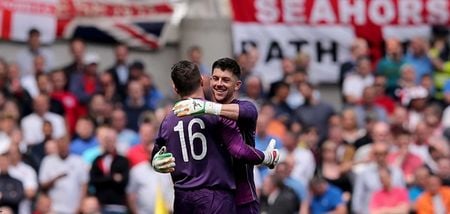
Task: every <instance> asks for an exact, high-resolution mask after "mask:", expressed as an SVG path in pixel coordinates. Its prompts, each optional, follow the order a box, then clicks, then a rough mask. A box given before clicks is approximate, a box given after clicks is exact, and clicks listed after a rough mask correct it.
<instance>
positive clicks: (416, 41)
mask: <svg viewBox="0 0 450 214" xmlns="http://www.w3.org/2000/svg"><path fill="white" fill-rule="evenodd" d="M427 46H428V44H427V41H426V40H425V39H424V38H422V37H414V38H412V39H411V43H410V45H409V47H410V48H409V50H408V52H407V53H406V55H405V63H408V64H410V65H411V66H413V67H414V70H415V71H416V72H417V75H416V76H417V77H416V79H415V81H416V83H418V82H419V80H421V79H422V77H423V76H424V75H426V74H429V75H431V74H433V64H432V63H431V60H430V58H429V57H428V50H427Z"/></svg>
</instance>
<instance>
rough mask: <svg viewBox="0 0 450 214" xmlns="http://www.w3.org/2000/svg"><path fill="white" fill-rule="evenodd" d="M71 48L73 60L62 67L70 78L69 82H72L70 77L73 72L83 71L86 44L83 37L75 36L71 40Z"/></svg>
mask: <svg viewBox="0 0 450 214" xmlns="http://www.w3.org/2000/svg"><path fill="white" fill-rule="evenodd" d="M69 48H70V50H69V51H70V54H71V55H72V62H71V63H70V64H68V65H66V66H64V67H63V69H62V70H63V71H64V74H65V75H66V78H67V80H68V81H67V82H70V79H69V78H70V76H71V75H72V74H76V73H82V72H83V70H84V57H85V50H86V44H85V42H84V40H83V39H81V38H73V39H72V40H70V44H69ZM66 89H67V88H66Z"/></svg>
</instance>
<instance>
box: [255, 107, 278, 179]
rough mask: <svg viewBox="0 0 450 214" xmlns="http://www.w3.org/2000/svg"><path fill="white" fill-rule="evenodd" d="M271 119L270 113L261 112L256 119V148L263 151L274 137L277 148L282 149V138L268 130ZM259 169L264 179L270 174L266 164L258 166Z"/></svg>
mask: <svg viewBox="0 0 450 214" xmlns="http://www.w3.org/2000/svg"><path fill="white" fill-rule="evenodd" d="M270 119H271V118H270V115H268V114H260V115H259V116H258V120H257V121H256V135H255V148H256V149H258V150H260V151H263V150H264V148H267V145H269V142H270V140H272V139H275V140H276V141H277V143H276V145H275V147H276V148H277V149H281V147H282V144H281V142H280V140H279V139H278V138H276V137H275V136H272V135H270V134H269V133H268V132H267V131H268V125H269V122H270ZM258 170H259V173H260V175H261V176H262V177H261V178H262V179H264V178H265V177H266V176H267V175H268V174H269V169H268V168H267V167H265V166H258Z"/></svg>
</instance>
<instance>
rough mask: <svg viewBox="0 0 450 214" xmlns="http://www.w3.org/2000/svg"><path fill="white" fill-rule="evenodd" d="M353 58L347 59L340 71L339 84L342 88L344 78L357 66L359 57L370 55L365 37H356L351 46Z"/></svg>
mask: <svg viewBox="0 0 450 214" xmlns="http://www.w3.org/2000/svg"><path fill="white" fill-rule="evenodd" d="M350 53H351V58H350V59H348V61H345V62H344V63H343V64H342V65H341V67H340V69H339V70H340V71H339V86H340V87H341V89H342V86H343V83H344V79H345V78H346V77H347V75H348V74H350V73H352V72H353V71H354V69H355V66H356V61H357V59H359V58H361V57H368V56H369V45H368V43H367V41H366V40H365V39H363V38H356V39H355V40H353V42H352V45H351V46H350Z"/></svg>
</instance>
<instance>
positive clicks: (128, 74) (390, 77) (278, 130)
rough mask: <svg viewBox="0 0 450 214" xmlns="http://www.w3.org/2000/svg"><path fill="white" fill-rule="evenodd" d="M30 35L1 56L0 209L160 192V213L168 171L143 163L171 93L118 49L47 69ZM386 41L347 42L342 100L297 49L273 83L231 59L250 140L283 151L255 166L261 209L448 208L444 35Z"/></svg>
mask: <svg viewBox="0 0 450 214" xmlns="http://www.w3.org/2000/svg"><path fill="white" fill-rule="evenodd" d="M39 37H40V33H39V31H37V30H31V31H30V32H29V41H28V46H27V47H26V48H24V49H23V50H21V51H20V52H19V53H17V59H16V61H13V62H6V61H4V60H0V207H3V208H5V209H6V207H8V209H10V210H11V211H12V212H13V213H21V214H22V213H23V214H28V213H36V214H44V213H127V212H132V213H153V211H154V209H155V206H156V205H155V204H156V198H157V197H159V196H161V197H163V198H164V201H165V202H166V204H167V207H169V209H170V207H171V204H172V202H173V192H172V191H173V187H172V183H171V181H170V176H169V175H167V174H159V173H156V172H154V171H153V170H152V168H151V165H150V162H149V156H150V155H149V154H150V153H151V151H152V149H153V144H154V140H155V136H156V134H157V130H158V127H159V124H160V121H161V120H162V118H163V117H164V116H165V115H166V114H167V113H168V112H169V111H171V106H172V104H173V101H174V100H175V99H176V98H175V97H173V95H172V94H169V95H167V94H166V95H163V93H162V92H161V91H159V90H158V88H157V87H156V85H155V84H154V82H153V79H152V76H151V73H150V72H149V71H148V70H147V69H146V67H145V66H144V63H142V62H140V61H133V60H131V59H130V58H129V56H128V48H127V46H125V45H122V44H119V45H117V46H115V48H114V53H115V59H116V60H115V63H114V64H113V65H111V66H110V68H109V69H107V70H106V71H100V70H99V68H98V64H99V62H100V61H101V57H100V56H99V55H97V54H95V53H89V52H86V51H85V50H86V45H87V44H86V43H85V42H84V41H83V40H81V39H76V38H75V39H73V40H71V41H70V45H69V51H70V53H71V54H72V57H73V61H72V62H71V63H70V64H68V65H66V66H64V67H62V68H55V67H54V64H56V63H55V62H54V59H53V57H52V52H51V51H50V50H49V49H46V48H45V47H42V46H41V45H40V42H39V41H40V40H39ZM385 43H386V45H385V47H386V51H385V53H386V55H385V57H384V58H382V59H373V58H371V56H370V53H369V45H368V43H367V42H366V41H365V40H364V39H361V38H358V39H355V41H354V43H353V44H352V46H351V53H352V55H351V59H349V60H348V61H346V62H344V63H343V64H342V65H341V70H340V71H337V72H339V73H340V81H339V87H340V89H341V91H340V92H341V93H340V95H341V98H342V103H343V108H342V109H336V108H335V107H334V106H335V105H332V104H331V103H328V102H327V101H326V100H324V98H323V96H321V93H320V91H319V90H318V89H317V88H316V86H315V85H313V84H311V83H310V82H309V81H308V74H309V73H311V72H313V71H312V70H311V67H310V66H309V65H310V57H309V55H308V54H307V53H303V52H302V53H299V54H298V55H297V56H296V57H295V58H285V59H283V60H282V66H281V67H280V70H279V72H281V73H282V76H283V78H282V79H280V80H279V81H276V82H273V83H271V84H270V85H267V86H266V85H265V84H263V83H262V81H261V78H260V76H259V75H261V74H260V73H258V72H257V71H255V70H254V67H255V63H256V62H257V60H258V57H259V56H258V54H259V53H258V49H257V48H252V47H251V48H249V49H247V51H246V52H245V53H242V54H240V55H238V56H236V60H237V61H238V63H239V64H240V65H241V68H242V82H243V84H242V87H241V89H240V96H239V97H240V98H241V99H248V100H251V101H253V102H254V103H255V105H256V106H257V108H258V111H259V117H258V121H257V128H256V147H257V148H258V149H260V150H264V149H265V148H266V147H267V144H268V142H269V141H270V139H272V138H274V139H277V148H278V149H280V150H281V152H282V159H281V160H280V163H279V164H278V166H277V167H276V168H275V169H274V170H269V169H268V168H265V167H259V166H257V167H255V175H256V176H255V183H256V186H257V189H258V194H259V196H260V200H261V211H262V212H264V213H269V214H270V213H293V212H300V213H333V212H334V213H360V214H365V213H408V212H417V213H449V212H450V188H449V187H447V186H448V185H450V147H449V141H450V105H449V104H450V47H449V44H448V42H447V35H446V34H445V33H441V32H437V33H435V34H433V36H432V41H428V40H426V39H424V38H419V37H417V38H414V39H412V40H411V41H410V43H409V44H408V45H406V46H402V43H400V41H399V40H397V39H395V38H390V39H387V40H386V42H385ZM404 47H406V48H404ZM1 54H9V53H0V55H1ZM188 56H189V59H190V60H192V61H193V62H195V63H197V64H198V66H199V68H200V70H201V73H202V75H203V77H204V79H205V80H208V78H209V73H210V72H209V71H208V66H206V65H205V64H203V63H202V60H201V58H202V50H201V49H200V48H199V47H197V46H194V47H192V48H190V49H189V51H188ZM0 57H1V56H0ZM207 86H208V84H207V83H206V84H205V88H204V91H205V92H206V94H207V95H208V96H210V95H211V89H210V88H208V87H207ZM3 144H10V146H9V148H8V149H6V150H2V149H1V148H2V146H3ZM6 184H8V185H6ZM0 209H1V208H0ZM5 212H6V211H5Z"/></svg>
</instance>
